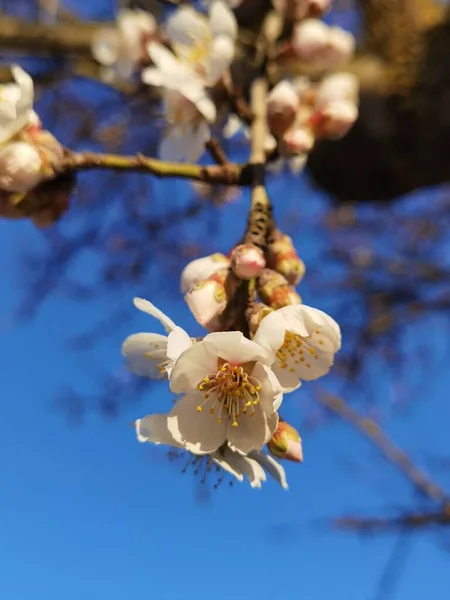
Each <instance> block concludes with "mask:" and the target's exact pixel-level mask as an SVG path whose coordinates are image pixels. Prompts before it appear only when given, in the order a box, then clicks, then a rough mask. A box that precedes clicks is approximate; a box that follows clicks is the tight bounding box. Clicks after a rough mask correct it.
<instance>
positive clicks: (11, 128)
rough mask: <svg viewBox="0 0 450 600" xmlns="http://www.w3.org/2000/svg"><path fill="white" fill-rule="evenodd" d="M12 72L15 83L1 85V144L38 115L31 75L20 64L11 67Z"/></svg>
mask: <svg viewBox="0 0 450 600" xmlns="http://www.w3.org/2000/svg"><path fill="white" fill-rule="evenodd" d="M11 73H12V76H13V78H14V81H15V83H5V84H3V85H0V144H4V143H5V142H7V141H8V140H11V139H12V138H13V137H14V136H16V135H17V134H18V133H20V131H22V130H23V129H24V128H25V127H26V126H27V125H29V124H30V123H32V122H33V120H35V119H36V116H37V115H36V113H35V112H34V110H33V102H34V85H33V80H32V79H31V77H30V75H28V73H26V72H25V71H24V70H23V69H22V68H21V67H19V66H18V65H13V66H12V67H11Z"/></svg>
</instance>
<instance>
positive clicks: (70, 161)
mask: <svg viewBox="0 0 450 600" xmlns="http://www.w3.org/2000/svg"><path fill="white" fill-rule="evenodd" d="M257 166H258V165H250V164H243V165H239V164H226V165H217V166H216V165H211V166H201V165H192V164H185V163H170V162H165V161H162V160H158V159H156V158H149V157H147V156H143V155H142V154H137V155H136V156H121V155H117V154H98V153H94V152H71V151H67V152H66V156H65V157H64V159H63V160H61V161H60V162H59V163H58V164H57V165H54V168H55V171H56V173H57V174H59V175H61V174H66V173H73V172H77V171H87V170H93V169H99V170H114V171H134V172H141V173H149V174H152V175H155V176H156V177H180V178H182V179H193V180H195V181H203V182H204V183H216V184H217V183H220V184H223V185H241V186H247V185H251V183H252V179H251V173H252V170H253V168H254V167H257Z"/></svg>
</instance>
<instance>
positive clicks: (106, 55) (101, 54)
mask: <svg viewBox="0 0 450 600" xmlns="http://www.w3.org/2000/svg"><path fill="white" fill-rule="evenodd" d="M119 46H120V39H119V35H118V33H117V31H116V30H115V29H112V28H106V27H105V28H103V29H99V30H98V31H97V32H95V33H94V35H93V38H92V42H91V51H92V56H93V57H94V58H95V60H96V61H97V62H99V63H100V64H101V65H105V66H108V67H110V66H111V65H113V64H114V63H115V62H116V61H117V59H118V57H119Z"/></svg>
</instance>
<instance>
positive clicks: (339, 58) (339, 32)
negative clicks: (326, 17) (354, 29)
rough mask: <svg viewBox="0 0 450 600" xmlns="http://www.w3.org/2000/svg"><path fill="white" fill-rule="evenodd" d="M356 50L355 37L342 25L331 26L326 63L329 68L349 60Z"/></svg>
mask: <svg viewBox="0 0 450 600" xmlns="http://www.w3.org/2000/svg"><path fill="white" fill-rule="evenodd" d="M354 51H355V38H354V37H353V36H352V34H351V33H348V31H345V30H344V29H341V28H340V27H330V29H329V34H328V49H327V53H326V58H325V60H326V63H327V65H328V66H329V68H338V67H339V66H340V65H343V64H345V63H346V62H348V61H349V60H350V59H351V57H352V56H353V53H354Z"/></svg>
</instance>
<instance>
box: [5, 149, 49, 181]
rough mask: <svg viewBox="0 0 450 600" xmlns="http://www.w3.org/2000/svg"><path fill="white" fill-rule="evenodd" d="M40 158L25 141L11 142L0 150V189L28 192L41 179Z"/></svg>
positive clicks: (35, 150)
mask: <svg viewBox="0 0 450 600" xmlns="http://www.w3.org/2000/svg"><path fill="white" fill-rule="evenodd" d="M42 171H43V168H42V158H41V155H40V154H39V152H38V150H37V149H36V148H35V147H34V146H33V145H31V144H28V143H26V142H12V143H10V144H7V145H6V146H5V147H3V148H2V149H1V150H0V189H2V190H5V191H7V192H28V191H29V190H31V189H32V188H34V187H35V186H36V185H37V184H38V183H39V182H40V181H41V179H42Z"/></svg>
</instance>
